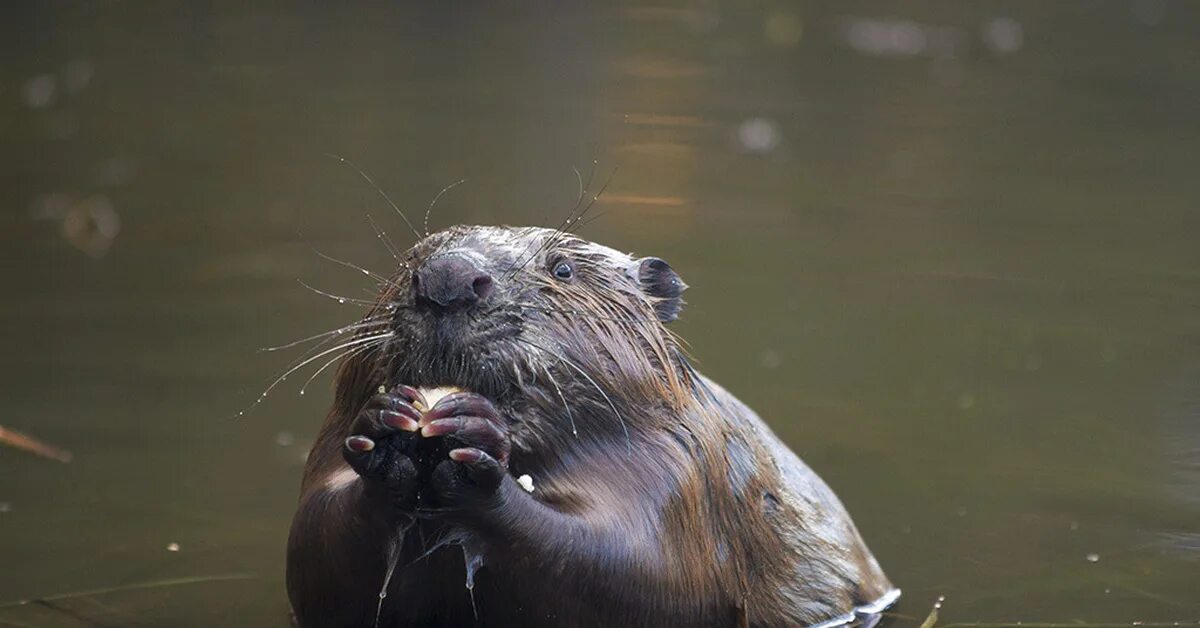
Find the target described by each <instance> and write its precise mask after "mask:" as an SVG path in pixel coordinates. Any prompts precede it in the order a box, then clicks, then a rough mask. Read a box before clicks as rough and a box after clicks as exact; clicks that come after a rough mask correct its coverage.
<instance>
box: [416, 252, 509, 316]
mask: <svg viewBox="0 0 1200 628" xmlns="http://www.w3.org/2000/svg"><path fill="white" fill-rule="evenodd" d="M492 287H493V282H492V276H491V275H489V274H488V273H487V272H485V271H484V270H482V269H480V268H479V267H478V266H476V265H475V264H474V262H472V261H471V260H469V259H467V258H466V257H465V256H462V255H457V254H454V253H447V254H444V255H439V256H437V257H434V258H433V259H430V260H428V261H426V262H425V263H424V264H422V265H421V268H420V269H418V270H417V272H416V274H415V275H414V276H413V289H414V290H415V291H416V295H417V300H418V301H419V302H422V303H423V304H424V305H428V306H433V307H435V308H441V309H446V310H449V309H459V308H467V307H470V306H472V305H475V304H476V303H479V302H480V301H483V300H484V299H486V298H488V296H489V295H491V293H492Z"/></svg>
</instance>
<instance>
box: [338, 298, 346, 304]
mask: <svg viewBox="0 0 1200 628" xmlns="http://www.w3.org/2000/svg"><path fill="white" fill-rule="evenodd" d="M345 302H346V299H345V298H344V297H338V303H345Z"/></svg>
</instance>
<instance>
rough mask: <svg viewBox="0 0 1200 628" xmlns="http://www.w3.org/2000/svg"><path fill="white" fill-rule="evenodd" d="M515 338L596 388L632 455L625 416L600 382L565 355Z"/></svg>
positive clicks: (631, 440)
mask: <svg viewBox="0 0 1200 628" xmlns="http://www.w3.org/2000/svg"><path fill="white" fill-rule="evenodd" d="M516 340H517V341H518V342H522V343H525V344H527V345H529V346H530V347H533V348H534V349H538V350H540V351H542V352H543V353H545V354H546V355H549V356H551V357H553V358H555V359H557V360H558V361H559V362H561V363H563V364H565V365H567V366H569V367H571V368H572V369H574V370H575V372H576V373H579V374H580V375H582V376H583V378H584V379H586V380H587V381H588V383H590V384H591V385H592V387H593V388H595V389H596V392H598V393H600V396H601V397H604V401H605V403H607V404H608V407H610V408H612V411H613V414H615V415H616V417H617V421H619V422H620V423H621V430H622V431H623V432H624V433H625V446H626V448H627V449H628V453H629V455H630V456H632V455H633V439H632V438H630V436H629V426H628V425H626V424H625V418H624V417H623V416H621V411H620V410H618V409H617V405H616V404H615V403H613V401H612V399H610V398H609V396H608V393H606V392H604V389H603V388H601V387H600V384H598V383H596V380H594V379H592V376H591V375H588V373H587V371H585V370H583V368H582V367H580V366H579V365H578V364H576V363H575V362H574V361H573V360H571V359H569V358H567V357H566V356H563V355H559V354H557V353H555V352H553V351H551V350H549V349H547V348H545V347H542V346H540V345H537V344H535V343H533V342H530V341H529V340H527V339H525V338H520V337H518V338H516Z"/></svg>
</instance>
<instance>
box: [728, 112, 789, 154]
mask: <svg viewBox="0 0 1200 628" xmlns="http://www.w3.org/2000/svg"><path fill="white" fill-rule="evenodd" d="M737 139H738V143H739V144H741V146H742V148H744V149H746V150H748V151H750V152H752V153H769V152H771V151H773V150H775V149H776V148H778V147H779V144H780V143H781V142H782V141H783V133H782V132H780V130H779V123H778V122H776V121H774V120H771V119H769V118H748V119H746V120H744V121H742V123H741V124H740V125H738V129H737Z"/></svg>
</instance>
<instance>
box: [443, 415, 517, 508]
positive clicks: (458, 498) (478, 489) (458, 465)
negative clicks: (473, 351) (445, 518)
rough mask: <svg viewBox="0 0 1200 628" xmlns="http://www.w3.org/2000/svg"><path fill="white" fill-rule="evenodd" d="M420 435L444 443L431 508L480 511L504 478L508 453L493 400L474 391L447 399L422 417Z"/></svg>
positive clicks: (502, 423)
mask: <svg viewBox="0 0 1200 628" xmlns="http://www.w3.org/2000/svg"><path fill="white" fill-rule="evenodd" d="M421 435H422V436H424V437H425V438H428V439H437V440H442V439H444V442H445V444H444V445H443V446H442V448H443V449H446V450H448V451H447V452H446V455H445V457H443V458H441V461H440V462H435V464H436V466H435V467H434V469H433V474H432V477H431V478H430V495H429V497H430V499H429V501H430V502H431V503H430V505H431V506H434V507H435V508H440V509H445V510H446V511H448V512H463V511H469V510H472V509H476V508H482V507H485V506H486V505H487V503H488V502H489V499H490V498H491V497H492V496H493V495H495V494H496V490H497V489H498V488H499V486H500V483H501V482H502V481H503V480H504V477H505V476H506V475H507V474H508V456H509V452H510V451H511V449H512V445H511V442H510V440H509V432H508V424H507V423H506V422H505V420H504V418H503V417H501V416H500V413H499V411H498V410H496V407H495V406H494V405H492V402H491V401H489V400H488V399H487V398H485V397H483V396H482V395H478V394H475V393H468V392H460V393H454V394H452V395H447V396H445V397H443V398H442V399H440V400H439V401H438V402H437V404H436V405H434V407H433V408H432V409H430V411H429V412H428V413H426V415H425V416H424V417H422V419H421Z"/></svg>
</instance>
